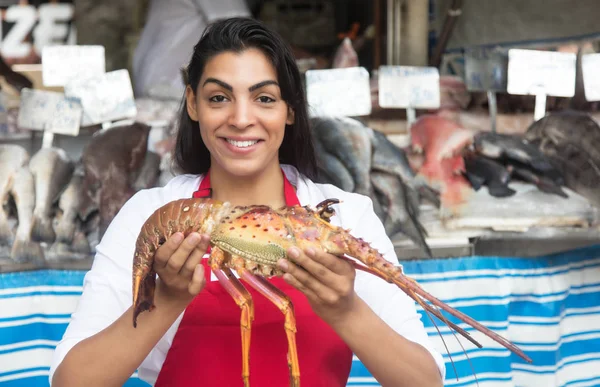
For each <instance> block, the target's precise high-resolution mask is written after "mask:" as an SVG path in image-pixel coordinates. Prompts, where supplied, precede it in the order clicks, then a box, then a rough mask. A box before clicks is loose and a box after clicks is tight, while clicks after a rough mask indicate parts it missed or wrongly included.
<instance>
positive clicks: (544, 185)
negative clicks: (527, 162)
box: [508, 165, 569, 199]
mask: <svg viewBox="0 0 600 387" xmlns="http://www.w3.org/2000/svg"><path fill="white" fill-rule="evenodd" d="M508 170H509V171H510V173H511V174H512V175H514V176H517V177H519V178H521V179H522V180H524V181H526V182H528V183H532V184H535V185H536V187H538V189H539V190H540V191H542V192H546V193H549V194H554V195H558V196H562V197H563V198H565V199H566V198H568V197H569V195H567V193H566V192H565V191H564V190H563V189H562V188H561V187H560V186H559V185H558V184H556V183H555V182H554V181H552V180H551V179H549V178H548V177H545V176H539V175H536V174H535V173H534V172H533V171H531V170H529V169H527V168H522V167H518V166H515V165H509V166H508Z"/></svg>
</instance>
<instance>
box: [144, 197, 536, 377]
mask: <svg viewBox="0 0 600 387" xmlns="http://www.w3.org/2000/svg"><path fill="white" fill-rule="evenodd" d="M337 203H339V201H338V200H337V199H327V200H324V201H323V202H321V203H319V204H318V205H317V206H316V208H311V207H309V206H292V207H282V208H279V209H273V208H271V207H268V206H264V205H255V206H233V205H232V204H231V203H229V202H220V201H216V200H213V199H207V198H202V199H180V200H175V201H172V202H170V203H168V204H166V205H164V206H162V207H160V208H159V209H157V210H156V211H155V212H154V213H153V214H152V215H151V216H150V217H149V218H148V220H147V221H146V222H145V223H144V225H143V226H142V229H141V231H140V233H139V236H138V238H137V241H136V249H135V255H134V260H133V306H134V313H133V325H134V327H136V326H137V317H138V315H139V314H140V313H142V312H144V311H151V310H152V309H154V307H155V306H154V302H153V300H154V289H155V285H156V284H155V279H156V273H155V272H154V271H153V260H154V253H155V252H156V250H157V249H158V247H159V246H160V245H161V244H162V243H164V242H165V241H166V240H167V239H168V238H169V237H170V236H171V235H173V234H174V233H176V232H183V233H184V235H186V236H187V235H188V234H190V233H191V232H199V233H201V234H203V233H206V234H209V235H210V243H211V253H210V258H209V265H210V268H211V270H212V272H213V273H214V274H215V275H216V277H217V278H218V279H219V282H220V283H221V284H222V286H223V287H224V288H225V289H226V290H227V291H228V292H229V294H230V295H231V296H232V297H233V299H234V300H235V302H236V303H237V304H238V306H239V307H240V308H241V321H240V325H241V330H242V352H243V353H242V378H243V380H244V385H245V386H249V375H250V365H249V351H250V344H249V343H250V329H251V323H252V320H253V316H254V310H253V307H252V303H251V302H250V298H251V296H250V294H249V292H248V291H247V290H246V289H245V288H244V286H243V285H242V283H241V282H240V281H239V279H237V278H236V277H235V276H234V275H233V273H232V270H234V271H235V272H237V273H238V275H239V277H240V278H242V279H243V280H244V281H245V282H246V283H248V284H249V285H250V286H252V287H253V288H255V289H256V290H257V291H259V292H260V293H261V294H263V295H264V296H265V297H267V298H268V299H269V300H270V301H271V302H273V303H274V304H275V305H276V306H277V307H278V308H279V309H280V310H281V312H282V313H283V314H284V316H285V330H286V334H287V340H288V363H289V367H290V380H291V385H292V386H293V387H297V386H299V385H300V369H299V365H298V356H297V351H296V341H295V332H296V324H295V316H294V311H293V306H292V305H291V302H290V300H289V298H288V297H287V296H286V295H285V294H284V293H283V292H281V291H280V290H279V289H277V288H276V287H275V286H274V285H272V284H271V283H270V282H268V281H267V280H266V278H267V277H271V276H281V275H283V272H282V271H281V270H279V269H278V268H277V266H276V263H277V261H278V260H279V259H281V258H284V259H290V258H289V257H288V256H287V253H286V251H287V249H288V248H290V247H292V246H297V247H299V248H301V249H305V248H308V247H313V248H319V249H322V250H324V251H326V252H329V253H331V254H333V255H336V256H339V257H340V258H341V259H345V260H347V261H349V262H351V263H352V264H353V265H354V267H355V268H357V269H360V270H364V271H366V272H368V273H371V274H374V275H376V276H378V277H380V278H382V279H384V280H386V281H388V282H390V283H394V284H396V285H397V286H398V287H400V289H402V290H403V291H404V292H405V293H406V294H407V295H409V296H410V297H411V298H412V299H414V300H415V301H416V302H418V303H419V304H420V305H421V306H422V307H423V309H424V310H425V311H427V312H429V313H431V314H432V315H434V316H436V317H438V318H439V319H440V320H441V321H443V322H444V323H446V324H447V325H448V326H450V327H451V328H453V329H454V330H455V331H456V332H458V333H460V334H461V335H463V336H464V337H465V338H467V339H468V340H469V341H471V342H472V343H473V344H475V345H477V346H478V347H479V348H481V344H479V343H478V342H477V341H476V340H474V339H473V338H472V337H471V336H470V334H469V333H468V332H466V331H465V330H464V329H462V328H460V327H459V326H457V325H456V324H454V323H452V322H450V321H448V320H447V319H446V318H445V317H444V316H443V315H442V314H441V312H440V310H439V309H437V308H435V307H433V306H431V305H429V304H426V303H425V302H424V300H427V301H429V302H431V303H432V304H433V305H435V306H436V307H439V308H441V309H442V310H444V311H446V312H448V313H449V314H451V315H453V316H455V317H457V318H458V319H460V320H461V321H463V322H465V323H467V324H469V325H471V326H472V327H473V328H475V329H477V330H479V331H480V332H482V333H484V334H485V335H486V336H488V337H490V338H491V339H493V340H495V341H496V342H498V343H500V344H501V345H503V346H504V347H506V348H508V349H509V350H511V351H513V352H514V353H516V354H517V355H519V356H520V357H522V358H523V359H525V360H526V361H528V362H531V359H530V358H529V357H527V356H526V355H525V354H524V353H523V352H522V351H521V350H520V349H519V348H518V347H517V346H515V345H514V344H512V343H511V342H509V341H508V340H506V339H505V338H503V337H501V336H500V335H498V334H496V333H494V332H492V331H491V330H489V329H488V328H486V327H484V326H483V325H481V324H480V323H478V322H477V321H475V320H473V319H472V318H470V317H469V316H467V315H465V314H463V313H461V312H459V311H457V310H455V309H453V308H451V307H450V306H448V305H446V304H444V303H443V302H442V301H440V300H438V299H437V298H435V297H434V296H432V295H431V294H429V293H427V292H426V291H425V290H423V289H422V288H421V287H420V286H419V285H418V284H417V282H416V281H414V280H413V279H411V278H409V277H407V276H406V275H404V274H403V272H402V268H401V267H400V266H395V265H393V264H392V263H390V262H389V261H387V260H386V259H385V258H384V257H383V256H382V255H381V254H380V253H379V252H378V251H376V250H375V249H373V248H372V247H371V246H370V245H369V244H368V243H367V242H365V241H364V240H362V239H360V238H355V237H353V236H352V235H351V234H350V232H349V230H345V229H343V228H340V227H337V226H335V225H333V224H331V223H330V220H331V217H332V216H334V215H335V210H334V209H333V208H332V206H333V205H334V204H337ZM345 255H348V256H350V257H353V258H356V259H358V260H359V261H360V262H362V263H363V264H364V265H363V264H360V263H358V262H356V261H354V260H351V259H350V258H348V257H346V256H345ZM423 299H424V300H423Z"/></svg>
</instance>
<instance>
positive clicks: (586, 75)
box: [581, 54, 600, 101]
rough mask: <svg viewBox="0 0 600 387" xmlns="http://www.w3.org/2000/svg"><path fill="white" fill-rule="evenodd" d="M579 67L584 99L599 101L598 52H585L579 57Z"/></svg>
mask: <svg viewBox="0 0 600 387" xmlns="http://www.w3.org/2000/svg"><path fill="white" fill-rule="evenodd" d="M581 69H582V71H583V89H584V91H585V99H586V100H588V101H600V77H599V76H598V70H599V69H600V54H586V55H583V56H582V57H581Z"/></svg>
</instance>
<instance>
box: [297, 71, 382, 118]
mask: <svg viewBox="0 0 600 387" xmlns="http://www.w3.org/2000/svg"><path fill="white" fill-rule="evenodd" d="M306 94H307V99H308V105H309V107H310V108H309V112H310V115H311V116H312V117H319V116H338V117H340V116H345V117H352V116H365V115H369V114H371V88H370V84H369V72H368V71H367V70H366V69H365V68H364V67H349V68H341V69H327V70H308V71H307V72H306Z"/></svg>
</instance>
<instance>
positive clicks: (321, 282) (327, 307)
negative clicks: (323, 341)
mask: <svg viewBox="0 0 600 387" xmlns="http://www.w3.org/2000/svg"><path fill="white" fill-rule="evenodd" d="M287 253H288V256H289V257H290V258H291V259H293V260H294V262H296V264H294V263H292V262H290V261H288V260H285V259H281V260H279V262H278V266H279V268H280V269H282V270H283V271H284V272H285V274H284V275H283V279H284V280H285V281H286V282H287V283H289V284H290V285H292V286H294V287H295V288H296V289H298V290H300V291H301V292H302V293H304V294H305V295H306V297H307V298H308V301H309V303H310V305H311V307H312V308H313V310H314V311H315V313H316V314H317V315H318V316H319V317H321V318H322V319H323V321H325V322H327V323H328V324H329V325H333V324H335V323H337V322H339V321H341V320H343V319H344V318H345V317H347V316H348V315H349V313H350V312H352V311H353V308H354V307H355V306H356V304H357V302H356V299H357V297H358V296H357V295H356V293H355V292H354V279H355V278H356V270H355V269H354V267H352V265H351V264H350V263H349V262H346V261H344V260H342V259H339V258H338V257H336V256H335V255H332V254H328V253H325V252H323V251H320V250H315V249H312V248H308V249H306V250H305V251H304V252H302V251H301V250H300V249H299V248H297V247H292V248H290V249H289V250H288V252H287Z"/></svg>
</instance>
